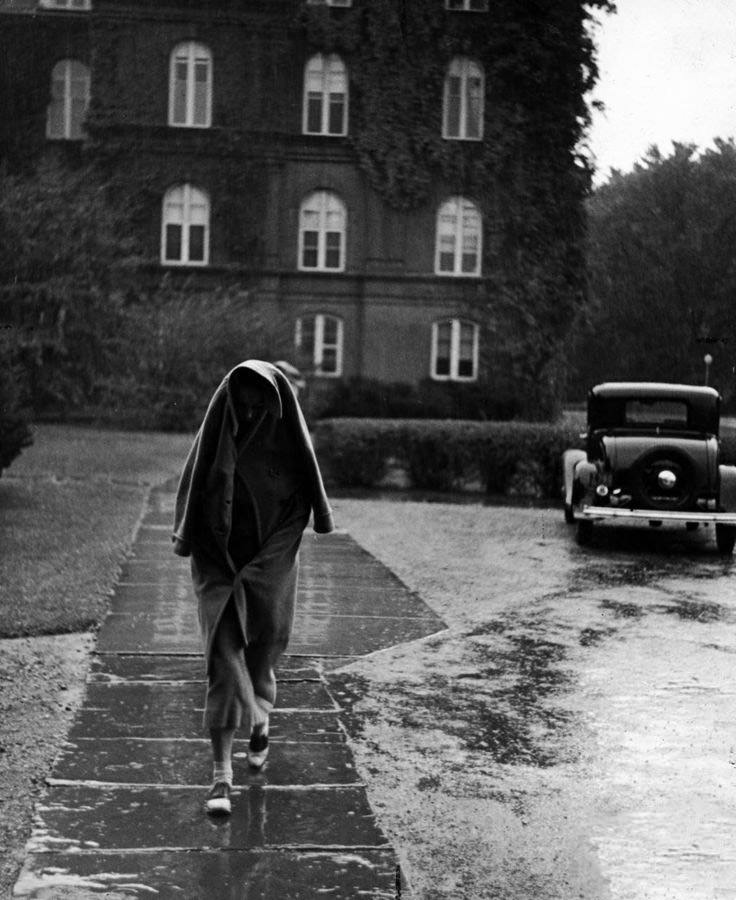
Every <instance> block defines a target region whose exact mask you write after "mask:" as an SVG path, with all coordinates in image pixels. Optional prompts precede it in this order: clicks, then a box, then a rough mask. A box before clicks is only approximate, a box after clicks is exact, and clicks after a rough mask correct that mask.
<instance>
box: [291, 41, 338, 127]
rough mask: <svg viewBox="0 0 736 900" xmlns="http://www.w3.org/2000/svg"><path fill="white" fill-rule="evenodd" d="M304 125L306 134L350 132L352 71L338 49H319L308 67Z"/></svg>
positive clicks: (305, 80) (306, 67)
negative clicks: (331, 50) (324, 52)
mask: <svg viewBox="0 0 736 900" xmlns="http://www.w3.org/2000/svg"><path fill="white" fill-rule="evenodd" d="M302 129H303V132H304V134H323V135H333V136H340V135H345V134H347V133H348V73H347V69H346V68H345V63H344V62H343V61H342V60H341V59H340V57H339V56H337V55H336V54H334V53H332V54H330V55H324V54H322V53H318V54H317V55H316V56H313V57H311V59H309V60H308V61H307V65H306V66H305V68H304V111H303V120H302Z"/></svg>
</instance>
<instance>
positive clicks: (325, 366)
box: [319, 347, 337, 375]
mask: <svg viewBox="0 0 736 900" xmlns="http://www.w3.org/2000/svg"><path fill="white" fill-rule="evenodd" d="M319 371H320V372H322V373H324V374H328V375H334V374H335V373H336V372H337V348H336V347H323V348H322V363H321V365H320V367H319Z"/></svg>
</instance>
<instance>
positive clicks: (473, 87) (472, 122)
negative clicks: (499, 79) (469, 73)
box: [465, 78, 483, 138]
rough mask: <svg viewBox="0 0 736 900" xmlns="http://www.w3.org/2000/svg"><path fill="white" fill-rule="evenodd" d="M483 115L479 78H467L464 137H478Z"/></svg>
mask: <svg viewBox="0 0 736 900" xmlns="http://www.w3.org/2000/svg"><path fill="white" fill-rule="evenodd" d="M482 115H483V93H482V83H481V79H480V78H470V79H468V113H467V122H466V123H465V137H469V138H479V137H480V133H481V132H480V127H481V120H482Z"/></svg>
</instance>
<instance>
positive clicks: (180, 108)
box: [173, 60, 187, 125]
mask: <svg viewBox="0 0 736 900" xmlns="http://www.w3.org/2000/svg"><path fill="white" fill-rule="evenodd" d="M173 121H174V123H175V124H177V125H186V122H187V64H186V61H184V62H182V61H181V60H177V61H176V65H175V68H174V109H173Z"/></svg>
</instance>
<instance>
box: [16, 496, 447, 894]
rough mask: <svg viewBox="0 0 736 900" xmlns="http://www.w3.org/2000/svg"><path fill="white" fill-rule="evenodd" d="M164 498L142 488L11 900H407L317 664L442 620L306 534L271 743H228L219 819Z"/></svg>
mask: <svg viewBox="0 0 736 900" xmlns="http://www.w3.org/2000/svg"><path fill="white" fill-rule="evenodd" d="M172 508H173V495H172V493H171V492H170V491H167V490H165V489H161V490H157V491H154V492H153V493H152V495H151V497H150V500H149V503H148V506H147V509H146V511H145V515H144V518H143V520H142V522H141V525H140V528H139V530H138V533H137V537H136V540H135V543H134V546H133V549H132V552H131V555H130V558H129V559H128V561H127V562H126V564H125V565H124V567H123V571H122V573H121V577H120V580H119V583H118V585H117V588H116V590H115V593H114V597H113V599H112V603H111V608H110V612H109V614H108V616H107V618H106V619H105V622H104V623H103V626H102V629H101V632H100V635H99V639H98V643H97V650H96V654H95V656H94V658H93V664H92V667H91V670H90V673H89V676H88V683H87V687H86V696H85V700H84V703H83V705H82V707H81V709H80V710H79V712H78V714H77V716H76V719H75V721H74V723H73V726H72V729H71V732H70V734H69V738H68V741H67V742H66V744H65V745H64V748H63V750H62V752H61V754H60V756H59V758H58V759H57V761H56V764H55V767H54V771H53V777H52V778H50V779H49V782H48V788H47V790H46V792H45V796H44V798H43V799H42V801H41V803H40V804H39V806H38V807H37V810H36V821H35V827H34V830H33V834H32V836H31V839H30V841H29V843H28V846H27V852H26V860H25V864H24V867H23V869H22V871H21V874H20V877H19V879H18V881H17V883H16V886H15V890H14V896H15V897H32V898H54V900H58V898H66V897H69V898H71V897H73V898H84V897H100V896H104V897H108V898H124V897H151V896H161V897H184V898H212V897H217V898H238V900H240V898H248V900H250V898H264V900H266V898H267V900H292V898H314V897H318V896H333V897H337V898H341V900H347V898H357V897H374V898H383V897H385V898H395V897H397V896H402V897H404V898H406V897H408V896H409V891H408V887H407V885H406V884H405V883H404V882H403V878H402V875H401V872H400V871H399V868H398V863H397V857H396V854H395V851H394V849H393V848H392V847H391V846H390V844H389V843H388V841H387V839H386V837H385V835H384V834H383V833H382V831H381V828H380V826H379V824H378V823H377V822H376V819H375V816H374V814H373V811H372V810H371V807H370V805H369V802H368V799H367V796H366V791H365V787H364V785H363V784H362V783H361V782H360V778H359V775H358V773H357V772H356V769H355V765H354V762H353V756H352V753H351V750H350V747H349V744H348V743H347V740H346V733H345V729H344V727H343V725H342V723H341V710H340V708H339V705H338V703H337V702H336V700H335V698H334V697H333V696H332V695H331V693H330V691H329V689H328V686H327V680H326V678H325V673H326V672H328V671H329V670H330V669H331V668H335V667H337V666H339V665H342V664H344V663H346V662H349V661H350V659H352V658H355V657H358V656H362V655H364V654H367V653H371V652H373V651H376V650H380V649H382V648H385V647H388V646H391V645H393V644H397V643H400V642H403V641H407V640H413V639H415V638H419V637H423V636H425V635H428V634H432V633H434V632H436V631H439V630H441V629H442V628H443V627H444V625H443V623H442V621H441V620H440V619H438V618H437V617H436V616H435V615H434V614H433V613H432V611H431V610H430V609H429V608H428V607H427V606H426V605H425V604H424V603H423V602H422V601H421V600H420V599H419V598H418V597H417V596H416V595H414V594H412V593H411V592H410V591H409V590H408V589H407V588H406V587H405V586H404V585H403V584H402V583H401V582H400V581H399V580H398V579H397V578H396V577H395V576H394V575H393V574H392V573H391V572H390V571H389V570H388V569H386V567H385V566H383V565H382V564H381V563H379V562H378V561H377V560H376V559H374V558H373V557H372V556H370V554H368V553H367V552H366V551H364V550H362V549H361V548H360V547H359V546H358V545H357V544H356V543H355V541H353V540H352V538H350V537H349V536H348V535H347V534H342V533H336V534H333V535H320V536H316V535H314V534H313V532H311V531H307V532H306V533H305V536H304V542H303V545H302V555H301V561H302V568H301V584H300V594H299V601H298V613H297V620H296V623H295V628H294V638H293V642H292V644H291V646H290V648H289V652H288V655H286V656H285V657H284V659H283V663H282V665H281V667H280V671H279V673H278V674H279V697H278V703H277V709H276V711H275V712H274V714H273V716H272V720H271V722H272V724H271V736H272V743H271V754H270V756H269V759H268V761H267V763H266V765H265V767H264V768H263V770H261V771H260V772H257V773H253V772H252V771H251V770H250V769H249V768H248V766H247V763H246V761H245V748H246V744H245V741H244V740H240V741H236V743H235V752H234V780H235V785H236V791H235V795H234V798H233V814H232V816H231V817H229V818H227V819H219V820H215V819H212V818H210V817H208V816H207V815H206V814H205V813H204V809H203V801H204V797H205V794H206V791H207V789H208V787H209V778H210V775H211V762H210V750H209V741H208V740H207V738H206V735H205V734H204V733H203V730H202V708H203V702H204V680H203V664H202V658H201V653H200V645H199V636H198V625H197V620H196V604H195V600H194V596H193V593H192V589H191V584H190V579H189V565H188V561H187V560H183V559H180V558H178V557H176V556H174V555H173V553H172V550H171V541H170V523H171V519H172ZM399 884H400V885H401V888H399V887H397V885H399Z"/></svg>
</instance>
